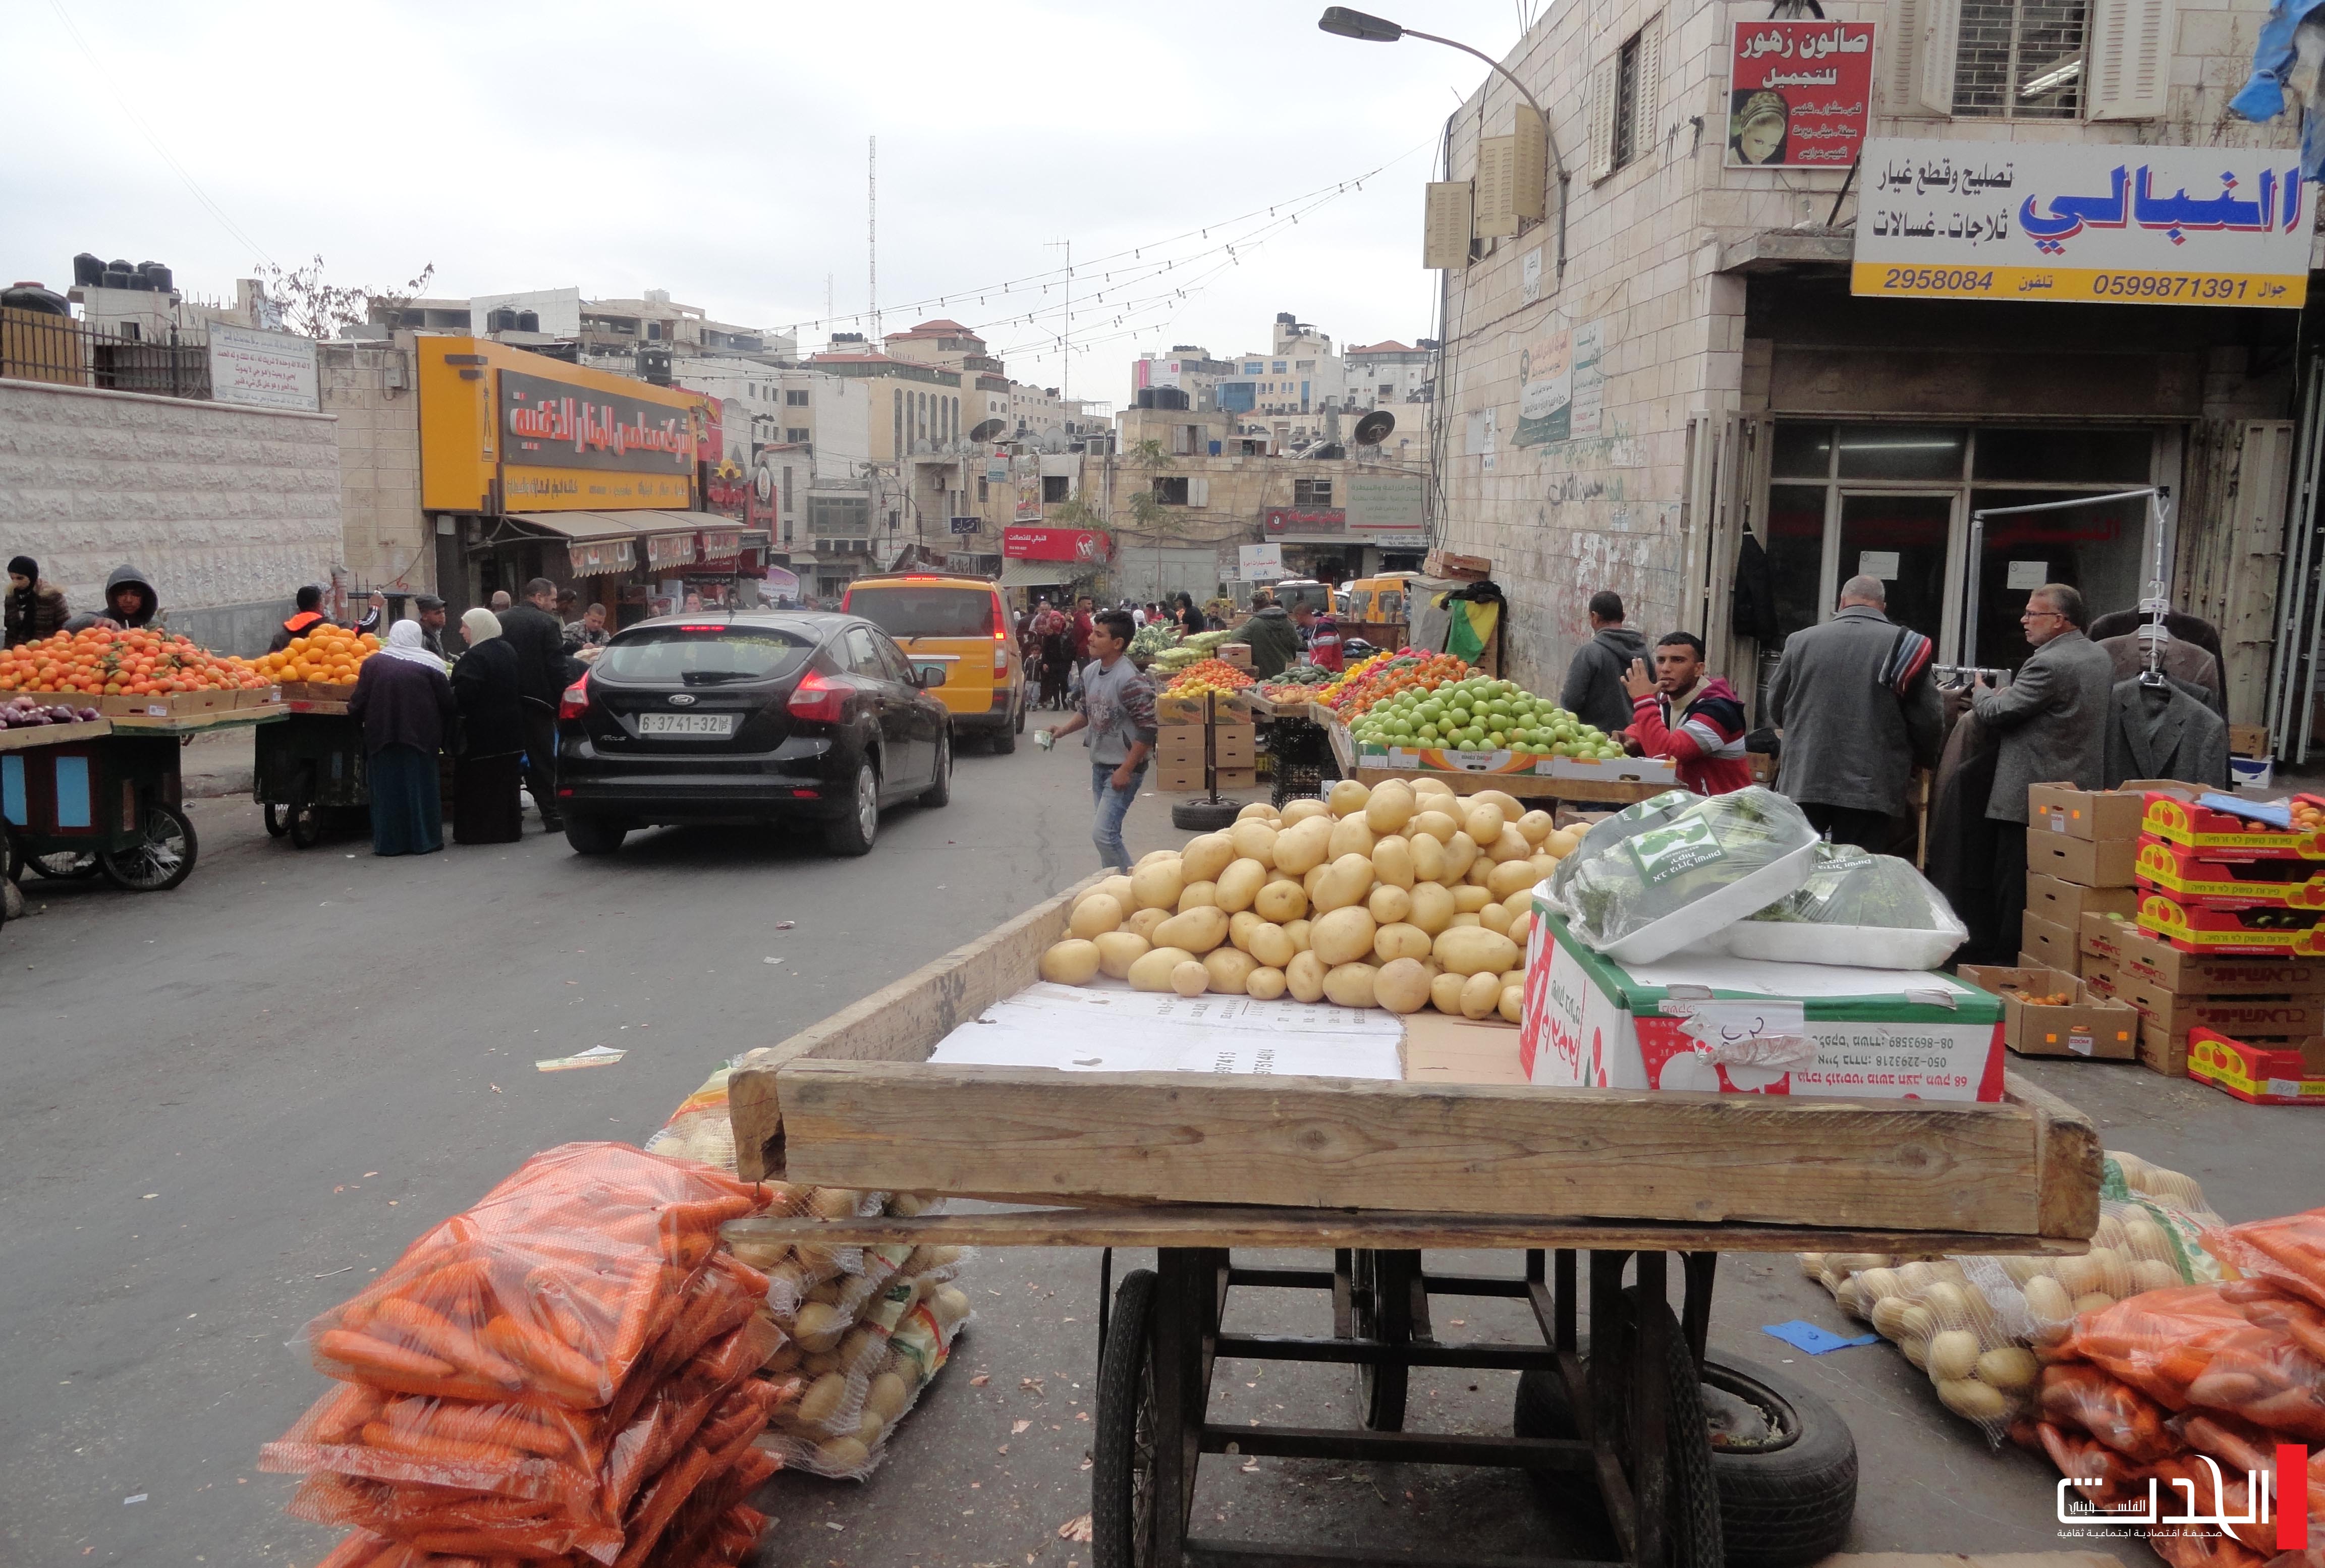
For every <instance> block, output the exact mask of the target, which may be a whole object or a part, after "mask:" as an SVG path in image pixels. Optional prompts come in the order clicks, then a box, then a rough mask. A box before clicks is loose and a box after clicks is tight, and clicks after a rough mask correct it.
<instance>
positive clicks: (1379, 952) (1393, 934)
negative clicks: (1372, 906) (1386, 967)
mask: <svg viewBox="0 0 2325 1568" xmlns="http://www.w3.org/2000/svg"><path fill="white" fill-rule="evenodd" d="M1435 946H1436V942H1435V941H1434V940H1433V939H1432V938H1431V936H1430V934H1429V933H1428V932H1425V931H1423V930H1422V929H1421V927H1419V926H1417V925H1406V924H1404V923H1402V922H1391V923H1386V924H1384V925H1383V926H1382V927H1381V928H1380V929H1379V930H1378V931H1376V932H1373V956H1374V957H1376V958H1377V959H1379V960H1380V961H1381V962H1383V963H1394V962H1395V961H1396V960H1398V959H1403V958H1409V959H1425V958H1427V957H1429V955H1430V953H1431V951H1432V950H1433V949H1434V948H1435Z"/></svg>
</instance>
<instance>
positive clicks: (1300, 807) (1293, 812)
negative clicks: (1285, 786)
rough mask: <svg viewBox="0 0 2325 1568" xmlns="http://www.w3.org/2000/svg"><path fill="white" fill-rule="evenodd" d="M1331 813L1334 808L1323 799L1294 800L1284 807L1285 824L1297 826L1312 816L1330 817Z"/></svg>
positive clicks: (1292, 826)
mask: <svg viewBox="0 0 2325 1568" xmlns="http://www.w3.org/2000/svg"><path fill="white" fill-rule="evenodd" d="M1331 814H1332V808H1331V807H1329V806H1328V805H1326V804H1325V803H1323V802H1321V801H1316V800H1308V801H1292V802H1288V803H1286V804H1285V805H1284V808H1283V826H1284V827H1286V828H1296V827H1298V826H1299V825H1300V824H1301V823H1302V822H1304V821H1308V820H1309V819H1310V818H1311V817H1329V816H1330V815H1331Z"/></svg>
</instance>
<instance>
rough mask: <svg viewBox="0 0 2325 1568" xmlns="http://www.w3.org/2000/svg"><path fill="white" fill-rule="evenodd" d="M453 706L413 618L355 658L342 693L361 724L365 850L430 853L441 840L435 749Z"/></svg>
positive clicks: (448, 687) (436, 662)
mask: <svg viewBox="0 0 2325 1568" xmlns="http://www.w3.org/2000/svg"><path fill="white" fill-rule="evenodd" d="M347 712H348V714H349V715H350V716H351V717H353V718H354V719H356V721H357V723H359V724H361V725H362V726H363V735H364V752H365V772H366V775H367V781H368V784H369V786H370V792H371V852H372V853H373V854H375V855H431V854H433V853H435V852H436V851H437V850H439V849H442V848H443V847H444V802H443V792H442V789H441V786H440V783H439V778H438V774H437V768H436V754H437V753H438V752H439V751H440V750H442V749H443V747H444V737H445V732H446V730H447V729H448V728H449V726H450V725H451V723H452V720H453V719H454V717H455V716H456V715H457V714H458V713H459V708H458V707H457V706H456V705H455V703H454V702H453V700H452V682H450V681H449V679H447V678H446V676H445V673H444V661H443V660H441V659H440V658H438V657H437V656H436V655H435V654H431V653H430V652H429V651H428V649H427V647H426V646H425V645H423V644H422V642H421V627H420V623H419V622H418V621H412V620H403V621H398V622H396V623H395V625H394V626H391V627H390V628H389V629H388V634H387V644H386V645H385V646H384V647H383V648H381V649H380V650H379V652H378V653H376V654H373V655H372V656H371V657H370V658H368V659H366V660H365V661H364V662H363V668H362V670H361V672H360V673H358V674H357V676H356V694H355V695H354V696H353V697H351V698H349V699H348V700H347Z"/></svg>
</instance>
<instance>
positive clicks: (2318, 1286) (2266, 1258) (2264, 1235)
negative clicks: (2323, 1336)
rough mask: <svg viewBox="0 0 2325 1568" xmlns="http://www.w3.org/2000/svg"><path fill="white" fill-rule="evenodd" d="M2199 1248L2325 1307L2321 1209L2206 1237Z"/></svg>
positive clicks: (2324, 1229) (2323, 1213)
mask: <svg viewBox="0 0 2325 1568" xmlns="http://www.w3.org/2000/svg"><path fill="white" fill-rule="evenodd" d="M2204 1245H2205V1246H2207V1247H2209V1248H2211V1249H2212V1251H2213V1252H2214V1253H2215V1254H2217V1255H2218V1257H2219V1258H2220V1260H2221V1261H2222V1262H2224V1263H2228V1264H2231V1265H2233V1266H2235V1267H2236V1268H2237V1270H2238V1271H2240V1272H2241V1273H2244V1274H2246V1275H2251V1276H2257V1277H2259V1278H2263V1279H2267V1280H2271V1281H2274V1283H2276V1284H2278V1285H2283V1287H2284V1288H2285V1289H2287V1290H2289V1291H2292V1292H2294V1293H2295V1294H2300V1295H2302V1296H2306V1297H2307V1298H2308V1299H2309V1300H2311V1301H2312V1302H2314V1303H2316V1304H2318V1305H2320V1306H2325V1209H2311V1210H2309V1211H2306V1212H2303V1213H2300V1214H2283V1215H2280V1216H2278V1217H2277V1218H2275V1219H2274V1220H2252V1221H2251V1222H2250V1223H2248V1224H2244V1225H2230V1226H2228V1227H2226V1228H2224V1229H2218V1230H2213V1231H2208V1232H2207V1233H2206V1234H2205V1237H2204Z"/></svg>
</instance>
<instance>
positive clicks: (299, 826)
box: [283, 767, 323, 849]
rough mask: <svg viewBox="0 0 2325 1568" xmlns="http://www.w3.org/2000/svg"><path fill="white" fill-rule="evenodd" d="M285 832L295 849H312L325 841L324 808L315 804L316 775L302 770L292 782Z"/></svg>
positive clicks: (307, 770) (294, 776)
mask: <svg viewBox="0 0 2325 1568" xmlns="http://www.w3.org/2000/svg"><path fill="white" fill-rule="evenodd" d="M283 816H284V821H283V830H284V831H285V832H286V833H288V834H289V835H290V838H291V847H292V849H313V848H314V847H315V846H316V845H317V844H320V843H321V842H322V840H323V808H322V807H320V806H319V805H317V804H316V803H315V775H314V774H313V773H312V772H311V771H310V770H309V769H307V768H303V767H302V768H301V769H300V770H299V771H298V773H297V774H295V775H292V780H291V803H290V804H289V805H287V806H285V807H284V808H283Z"/></svg>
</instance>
